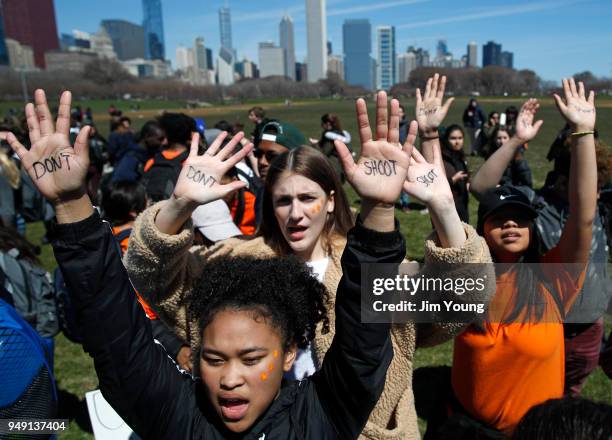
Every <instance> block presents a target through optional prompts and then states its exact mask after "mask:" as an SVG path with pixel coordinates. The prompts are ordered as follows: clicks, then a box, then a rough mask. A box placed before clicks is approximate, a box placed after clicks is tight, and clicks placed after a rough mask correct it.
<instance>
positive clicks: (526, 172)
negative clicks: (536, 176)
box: [489, 126, 533, 188]
mask: <svg viewBox="0 0 612 440" xmlns="http://www.w3.org/2000/svg"><path fill="white" fill-rule="evenodd" d="M513 135H514V130H513V129H511V128H508V127H506V126H504V127H497V128H495V130H493V133H492V135H491V141H490V144H489V152H490V153H491V156H492V155H493V154H494V153H495V152H496V151H497V150H498V149H499V148H501V146H502V145H504V144H505V143H506V142H508V141H509V140H510V138H512V136H513ZM523 145H525V144H523ZM523 145H520V146H519V148H517V149H516V151H515V153H514V157H513V158H512V160H511V161H510V163H509V164H508V166H507V167H506V169H505V170H504V173H503V175H502V178H501V180H500V183H501V184H507V185H514V186H527V187H529V188H532V187H533V179H532V177H531V168H529V164H528V163H527V160H526V159H525V157H524V153H525V147H524V146H523ZM491 156H489V158H491Z"/></svg>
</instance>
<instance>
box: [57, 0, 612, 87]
mask: <svg viewBox="0 0 612 440" xmlns="http://www.w3.org/2000/svg"><path fill="white" fill-rule="evenodd" d="M224 4H225V0H162V8H163V14H164V33H165V40H166V57H167V58H169V59H170V60H172V62H173V64H174V59H175V49H176V47H177V46H178V45H179V44H182V45H185V46H191V45H192V44H193V40H194V38H195V37H197V36H202V37H204V39H205V44H206V46H207V47H211V48H212V49H213V52H214V55H215V57H216V54H217V50H218V47H219V20H218V14H217V12H218V9H219V7H221V6H223V5H224ZM304 5H305V0H257V1H245V0H242V1H238V0H230V1H229V6H230V8H231V12H232V37H233V43H234V46H235V48H236V49H237V51H238V56H239V57H240V58H242V57H245V56H246V57H247V58H249V59H251V60H253V61H255V62H257V44H258V43H259V42H260V41H268V40H272V41H275V42H277V43H278V38H279V37H278V33H279V31H278V24H279V22H280V19H281V17H282V15H283V14H285V13H287V14H288V15H290V16H291V17H292V18H293V20H294V23H295V44H296V60H297V61H302V60H303V59H304V58H305V57H306V23H305V12H304ZM55 9H56V18H57V24H58V29H59V32H60V33H64V32H70V31H71V30H72V29H79V30H84V31H95V30H96V29H97V28H98V26H99V23H100V20H102V19H105V18H122V19H125V20H129V21H133V22H135V23H141V21H142V4H141V1H140V0H104V1H102V0H98V1H91V2H87V3H85V2H83V1H82V0H55ZM327 15H328V18H327V33H328V39H329V40H330V41H331V42H332V44H333V51H334V53H337V54H340V53H342V23H343V21H344V20H345V19H346V18H351V19H353V18H367V19H369V20H370V22H371V24H372V27H373V29H374V28H375V27H376V26H378V25H394V26H395V27H396V38H397V51H398V52H403V51H405V50H406V47H407V46H408V45H417V46H421V47H424V48H425V49H428V50H429V51H430V53H431V54H435V47H436V41H437V40H438V39H440V38H444V39H446V40H447V43H448V48H449V50H450V51H451V52H452V53H453V55H454V56H455V57H456V58H460V57H461V55H463V54H465V51H466V45H467V43H468V42H470V41H475V42H476V43H478V45H479V53H478V58H479V63H481V62H482V45H483V44H485V43H486V42H487V41H489V40H494V41H495V42H497V43H501V44H502V47H503V50H509V51H512V52H514V65H515V68H518V69H522V68H529V69H533V70H535V71H536V72H537V73H538V74H539V75H540V76H541V77H542V78H544V79H548V80H558V79H559V78H561V77H562V76H568V75H571V74H573V73H577V72H580V71H583V70H591V71H592V72H593V73H594V74H595V75H598V76H612V28H611V25H612V23H611V22H610V19H611V18H612V1H610V0H535V1H526V0H519V1H507V0H506V1H500V0H474V1H458V0H384V1H383V0H327ZM372 39H373V40H372V41H373V43H374V35H373V36H372ZM373 47H375V46H374V44H373Z"/></svg>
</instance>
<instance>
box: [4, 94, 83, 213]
mask: <svg viewBox="0 0 612 440" xmlns="http://www.w3.org/2000/svg"><path fill="white" fill-rule="evenodd" d="M71 101H72V96H71V94H70V92H68V91H66V92H64V93H62V96H61V98H60V104H59V108H58V114H57V121H56V124H55V126H54V125H53V120H52V118H51V112H50V111H49V106H48V105H47V98H46V96H45V92H44V91H43V90H41V89H38V90H36V91H35V92H34V102H35V104H36V105H35V106H34V105H33V104H32V103H28V104H27V105H26V108H25V113H26V118H27V122H28V129H29V134H30V142H31V144H32V146H31V147H30V149H29V150H27V149H26V148H25V147H24V146H23V145H22V144H21V143H20V142H19V141H18V140H17V138H16V137H15V135H14V134H12V133H6V134H3V135H2V137H3V138H4V139H6V141H7V142H8V143H9V145H10V146H11V148H12V149H13V151H15V153H17V155H18V156H19V159H21V163H22V165H23V167H24V169H25V170H26V171H27V173H28V175H29V176H30V177H31V178H32V180H33V181H34V184H35V185H36V187H37V188H38V190H39V191H40V192H41V194H42V195H43V196H45V197H46V198H47V199H48V200H50V201H51V202H53V203H60V202H63V201H67V200H72V199H77V198H79V197H81V196H83V195H84V194H85V193H86V190H85V176H86V174H87V168H88V167H89V149H88V148H89V147H88V137H89V126H86V127H83V129H81V131H80V132H79V134H78V136H77V138H76V141H75V143H74V148H73V147H72V146H71V145H70V138H69V133H70V104H71Z"/></svg>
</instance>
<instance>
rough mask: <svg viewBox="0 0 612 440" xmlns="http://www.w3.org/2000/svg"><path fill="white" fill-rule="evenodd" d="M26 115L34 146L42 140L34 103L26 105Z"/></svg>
mask: <svg viewBox="0 0 612 440" xmlns="http://www.w3.org/2000/svg"><path fill="white" fill-rule="evenodd" d="M25 114H26V119H27V122H28V130H29V135H30V142H31V143H32V144H34V143H36V142H37V141H38V140H39V139H40V123H39V122H38V117H37V116H36V111H35V110H34V105H33V104H32V103H27V104H26V107H25Z"/></svg>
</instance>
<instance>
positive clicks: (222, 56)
mask: <svg viewBox="0 0 612 440" xmlns="http://www.w3.org/2000/svg"><path fill="white" fill-rule="evenodd" d="M217 80H218V83H219V84H221V85H224V86H228V85H231V84H234V54H233V53H232V52H231V50H230V49H227V48H225V47H221V48H220V49H219V56H218V57H217Z"/></svg>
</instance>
